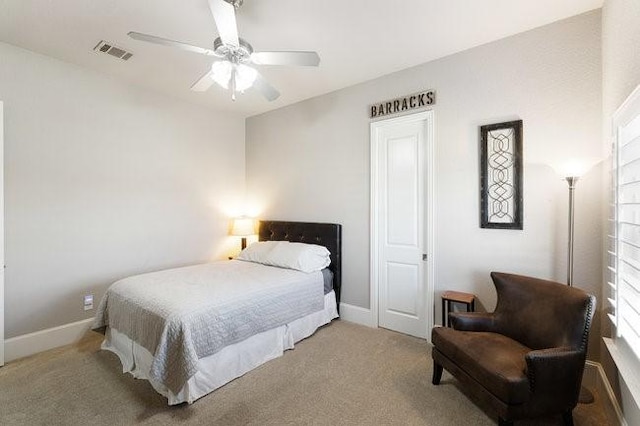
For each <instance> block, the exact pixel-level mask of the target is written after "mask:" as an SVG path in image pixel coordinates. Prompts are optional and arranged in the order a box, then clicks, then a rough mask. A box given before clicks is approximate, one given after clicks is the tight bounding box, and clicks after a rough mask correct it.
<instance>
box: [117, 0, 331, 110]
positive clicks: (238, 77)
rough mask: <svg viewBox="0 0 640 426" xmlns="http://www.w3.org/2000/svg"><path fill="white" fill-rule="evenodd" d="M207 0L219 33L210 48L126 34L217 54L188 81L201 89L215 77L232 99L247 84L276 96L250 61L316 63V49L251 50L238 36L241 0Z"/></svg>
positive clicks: (312, 64) (133, 33)
mask: <svg viewBox="0 0 640 426" xmlns="http://www.w3.org/2000/svg"><path fill="white" fill-rule="evenodd" d="M208 1H209V8H210V9H211V14H212V15H213V19H214V21H215V23H216V27H217V28H218V33H219V37H218V38H216V39H215V40H214V42H213V49H207V48H203V47H199V46H193V45H190V44H187V43H182V42H179V41H174V40H169V39H165V38H162V37H157V36H152V35H149V34H143V33H137V32H134V31H131V32H129V37H131V38H133V39H135V40H140V41H145V42H150V43H154V44H160V45H163V46H169V47H177V48H179V49H182V50H186V51H189V52H193V53H199V54H202V55H206V56H214V57H216V58H218V59H216V60H214V62H213V63H212V64H211V69H210V70H208V71H207V72H206V73H205V74H204V75H203V76H202V77H200V78H199V79H198V80H197V81H196V82H195V83H194V84H193V85H191V90H194V91H198V92H204V91H206V90H208V89H209V87H211V85H212V84H213V82H214V81H215V82H216V83H217V84H218V85H220V86H221V87H223V88H224V89H228V90H231V99H232V100H234V101H235V99H236V92H241V93H243V92H244V91H245V90H247V89H249V88H254V89H255V90H257V91H259V92H260V93H262V95H263V96H264V97H265V98H266V99H267V100H268V101H274V100H276V99H277V98H278V97H279V96H280V93H279V92H278V90H276V88H275V87H273V86H272V85H271V84H269V82H267V80H265V79H264V78H263V77H262V75H261V74H260V73H259V72H258V71H257V70H256V69H255V68H253V67H252V66H250V65H251V64H255V65H292V66H316V67H317V66H318V65H319V64H320V56H319V55H318V54H317V53H316V52H306V51H297V52H296V51H274V52H254V51H253V48H252V47H251V45H250V44H249V43H248V42H247V41H246V40H243V39H241V38H240V37H238V27H237V24H236V10H237V9H238V8H239V7H240V6H242V3H243V0H208Z"/></svg>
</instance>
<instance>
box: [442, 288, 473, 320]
mask: <svg viewBox="0 0 640 426" xmlns="http://www.w3.org/2000/svg"><path fill="white" fill-rule="evenodd" d="M454 302H455V303H463V304H465V305H467V312H474V311H475V307H476V296H475V294H471V293H462V292H460V291H445V292H444V293H442V325H443V326H444V325H445V320H446V325H447V327H449V325H450V324H449V315H448V313H449V312H451V307H452V306H453V303H454ZM445 306H446V309H445Z"/></svg>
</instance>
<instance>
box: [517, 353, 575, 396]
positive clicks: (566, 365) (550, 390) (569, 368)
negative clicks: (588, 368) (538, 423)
mask: <svg viewBox="0 0 640 426" xmlns="http://www.w3.org/2000/svg"><path fill="white" fill-rule="evenodd" d="M525 360H526V361H527V376H528V377H529V386H530V389H531V392H532V393H533V394H534V395H536V398H541V399H542V400H544V401H546V402H547V404H550V405H551V406H554V407H558V406H560V407H565V408H573V407H574V406H575V404H576V403H577V402H578V395H579V393H580V383H581V382H582V372H583V370H584V364H585V353H584V352H582V351H577V350H574V349H572V348H570V347H558V348H550V349H541V350H537V351H531V352H529V353H528V354H527V355H525Z"/></svg>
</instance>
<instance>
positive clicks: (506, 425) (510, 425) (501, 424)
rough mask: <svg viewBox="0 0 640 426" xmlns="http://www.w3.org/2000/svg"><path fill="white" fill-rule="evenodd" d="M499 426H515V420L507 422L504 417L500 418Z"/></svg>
mask: <svg viewBox="0 0 640 426" xmlns="http://www.w3.org/2000/svg"><path fill="white" fill-rule="evenodd" d="M498 426H513V420H505V419H503V418H502V417H498Z"/></svg>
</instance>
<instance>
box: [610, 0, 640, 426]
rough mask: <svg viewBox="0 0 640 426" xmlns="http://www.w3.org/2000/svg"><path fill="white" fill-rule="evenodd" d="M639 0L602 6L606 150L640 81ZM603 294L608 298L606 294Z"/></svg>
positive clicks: (639, 420) (623, 390)
mask: <svg viewBox="0 0 640 426" xmlns="http://www.w3.org/2000/svg"><path fill="white" fill-rule="evenodd" d="M639 46H640V2H639V1H638V0H605V2H604V6H603V9H602V62H603V75H602V77H603V97H602V104H603V120H604V126H603V127H604V128H603V135H604V137H603V141H604V143H603V151H604V152H610V151H611V143H612V134H611V118H612V115H613V113H614V112H615V110H616V109H618V107H619V106H620V105H621V104H622V102H624V100H625V99H626V98H627V97H628V96H629V95H630V94H631V92H632V91H633V90H634V89H635V88H636V87H637V86H638V85H639V84H640V48H639ZM603 297H606V295H605V294H603ZM602 325H603V327H602V328H603V330H604V333H603V334H604V335H606V336H611V327H610V323H609V321H608V319H607V318H606V317H605V318H603V319H602ZM602 362H603V366H604V367H605V371H606V373H607V377H608V378H609V380H610V382H611V383H612V385H613V386H614V389H615V390H616V392H617V394H618V400H619V401H620V402H621V404H622V409H623V411H624V416H625V419H626V421H627V423H628V424H629V425H635V424H640V408H639V407H638V405H637V403H635V402H634V401H633V399H632V397H631V395H630V393H629V391H628V388H627V386H626V385H625V383H624V382H620V383H618V374H617V370H616V368H615V365H614V364H613V361H612V360H611V358H610V357H609V354H608V352H607V349H606V348H605V347H604V346H603V348H602Z"/></svg>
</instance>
